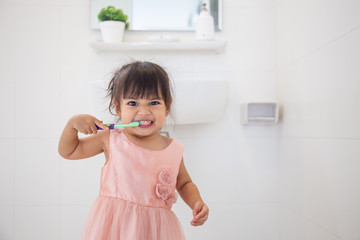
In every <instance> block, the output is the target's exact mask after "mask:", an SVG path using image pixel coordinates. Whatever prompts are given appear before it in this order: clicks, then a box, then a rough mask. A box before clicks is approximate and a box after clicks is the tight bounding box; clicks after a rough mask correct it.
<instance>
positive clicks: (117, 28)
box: [100, 21, 125, 42]
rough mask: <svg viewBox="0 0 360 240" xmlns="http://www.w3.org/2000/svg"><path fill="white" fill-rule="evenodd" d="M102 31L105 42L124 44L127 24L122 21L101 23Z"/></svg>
mask: <svg viewBox="0 0 360 240" xmlns="http://www.w3.org/2000/svg"><path fill="white" fill-rule="evenodd" d="M100 31H101V36H102V39H103V41H104V42H122V39H123V35H124V31H125V23H124V22H120V21H104V22H100Z"/></svg>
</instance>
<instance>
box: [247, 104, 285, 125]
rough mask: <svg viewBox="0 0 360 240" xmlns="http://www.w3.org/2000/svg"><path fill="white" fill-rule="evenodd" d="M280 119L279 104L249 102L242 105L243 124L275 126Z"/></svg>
mask: <svg viewBox="0 0 360 240" xmlns="http://www.w3.org/2000/svg"><path fill="white" fill-rule="evenodd" d="M278 119H279V104H278V103H277V102H247V103H243V104H241V123H242V124H244V125H247V124H257V125H261V124H275V123H277V122H278Z"/></svg>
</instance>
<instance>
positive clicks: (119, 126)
mask: <svg viewBox="0 0 360 240" xmlns="http://www.w3.org/2000/svg"><path fill="white" fill-rule="evenodd" d="M104 125H105V126H107V127H108V128H109V129H115V128H122V127H137V126H139V125H140V121H138V122H132V123H128V124H119V125H115V124H113V123H108V124H104ZM96 127H97V129H98V130H104V129H102V128H101V127H99V126H96Z"/></svg>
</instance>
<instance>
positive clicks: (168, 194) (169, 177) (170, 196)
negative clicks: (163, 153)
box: [155, 168, 178, 205]
mask: <svg viewBox="0 0 360 240" xmlns="http://www.w3.org/2000/svg"><path fill="white" fill-rule="evenodd" d="M158 180H159V183H158V184H156V188H155V191H156V196H158V198H161V199H163V200H164V201H165V203H166V205H171V204H173V203H175V202H176V200H177V197H178V196H177V193H175V192H174V190H173V189H175V183H176V179H175V176H174V174H173V172H172V171H171V169H169V168H166V169H163V170H162V171H161V172H160V174H159V178H158Z"/></svg>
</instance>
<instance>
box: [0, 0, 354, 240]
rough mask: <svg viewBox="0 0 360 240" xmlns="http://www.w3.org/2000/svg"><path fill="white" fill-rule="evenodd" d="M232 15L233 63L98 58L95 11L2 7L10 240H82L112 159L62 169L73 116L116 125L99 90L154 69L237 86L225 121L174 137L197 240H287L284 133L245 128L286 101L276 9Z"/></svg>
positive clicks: (1, 95) (227, 26)
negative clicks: (281, 221)
mask: <svg viewBox="0 0 360 240" xmlns="http://www.w3.org/2000/svg"><path fill="white" fill-rule="evenodd" d="M223 11H224V12H223V13H224V19H223V23H224V28H223V31H222V32H221V33H219V34H218V37H222V38H225V39H226V40H227V41H228V46H227V48H226V51H225V52H224V53H222V54H209V53H201V54H199V53H180V54H173V53H161V54H158V53H151V54H149V53H106V54H97V53H95V51H93V50H92V49H91V48H90V47H89V42H90V41H91V40H93V39H96V38H99V32H96V31H90V30H89V1H88V0H77V1H73V0H72V1H69V0H66V1H63V0H62V1H60V0H52V1H45V0H16V1H15V0H0V30H1V37H0V52H1V54H0V81H1V83H2V88H1V89H0V106H1V110H2V112H1V118H0V123H1V126H2V130H1V132H0V148H1V150H0V158H1V161H0V180H1V181H0V187H1V191H0V196H1V197H0V239H6V240H8V239H16V240H18V239H27V240H28V239H37V240H40V239H52V240H53V239H54V240H55V239H66V240H72V239H74V240H75V239H79V236H80V233H81V229H82V225H83V222H84V220H85V217H86V215H87V212H88V210H89V207H90V205H91V203H92V202H93V200H94V199H95V197H96V195H97V194H98V188H99V177H100V168H101V166H102V165H103V163H104V159H103V157H102V156H96V157H94V158H91V159H89V160H83V161H66V160H63V159H61V158H60V156H58V154H57V142H58V139H59V135H60V133H61V131H62V128H63V127H64V125H65V124H66V121H67V119H68V118H69V117H70V116H71V115H73V114H77V113H90V114H94V115H96V116H97V117H99V118H102V119H104V120H111V119H112V118H111V117H109V115H108V114H107V113H106V111H104V110H106V108H107V105H106V103H105V101H104V99H103V97H104V95H105V92H104V91H102V90H101V89H100V88H99V86H101V83H99V81H103V80H106V74H107V73H108V72H109V71H112V70H113V69H114V68H116V67H118V66H120V65H121V64H122V63H124V62H127V61H128V60H129V59H130V58H133V59H139V60H152V61H155V62H157V63H159V64H161V65H163V66H164V67H165V68H166V69H167V70H168V71H169V72H170V74H171V76H173V78H174V79H177V78H182V79H184V78H190V79H207V78H212V79H224V80H230V81H231V92H230V95H229V104H228V106H227V108H226V110H225V114H224V116H223V117H222V118H221V120H219V121H218V122H216V123H212V124H206V125H202V126H176V128H175V130H174V129H170V130H169V131H170V132H171V134H172V136H173V137H174V138H176V139H177V140H178V141H179V142H181V143H182V144H183V145H184V146H185V149H186V150H185V163H186V165H187V168H188V170H189V172H190V173H191V176H192V178H193V180H194V181H195V183H196V184H197V185H198V187H199V188H200V191H201V193H202V195H203V198H204V199H205V200H206V202H207V203H208V205H209V206H210V217H209V221H208V222H207V223H206V225H205V226H203V227H199V228H194V227H191V226H190V224H189V222H190V220H191V211H190V209H189V208H188V207H187V206H185V204H184V203H182V202H181V201H179V203H178V204H177V205H176V206H175V208H174V210H175V212H176V213H177V215H178V216H179V218H180V220H181V222H182V224H183V226H184V230H185V232H186V235H187V239H219V238H226V239H248V240H255V239H256V240H257V239H259V240H260V239H267V240H269V239H270V240H271V239H274V240H275V239H279V225H278V218H279V212H278V160H277V150H276V149H277V148H278V147H277V127H276V126H272V127H271V126H267V127H242V126H241V125H240V121H239V104H240V102H241V101H244V100H247V99H258V98H262V99H263V98H270V99H274V98H276V69H275V52H276V49H275V45H276V44H275V39H276V38H275V35H276V31H275V1H273V0H257V1H248V0H242V1H238V0H232V1H224V8H223ZM149 34H150V33H136V32H127V33H126V36H125V40H127V41H130V40H134V41H139V40H145V39H146V37H147V36H149ZM152 34H153V33H152ZM173 34H177V35H178V36H180V37H181V38H182V39H190V38H193V37H194V34H193V33H173ZM354 149H356V148H355V147H353V151H355V150H354ZM354 153H355V152H354ZM259 229H261V231H259Z"/></svg>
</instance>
